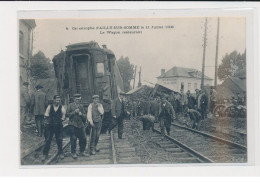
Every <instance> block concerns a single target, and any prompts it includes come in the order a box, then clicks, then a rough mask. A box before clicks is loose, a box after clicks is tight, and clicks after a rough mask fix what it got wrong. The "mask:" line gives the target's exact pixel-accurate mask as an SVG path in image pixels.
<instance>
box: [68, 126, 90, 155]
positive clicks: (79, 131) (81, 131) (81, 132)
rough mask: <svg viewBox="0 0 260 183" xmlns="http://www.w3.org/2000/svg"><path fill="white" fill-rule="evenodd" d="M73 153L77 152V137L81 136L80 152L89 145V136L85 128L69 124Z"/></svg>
mask: <svg viewBox="0 0 260 183" xmlns="http://www.w3.org/2000/svg"><path fill="white" fill-rule="evenodd" d="M68 128H69V134H70V144H71V153H76V144H77V138H79V148H80V152H84V151H85V149H86V145H87V138H86V133H85V128H77V127H75V126H73V125H69V126H68Z"/></svg>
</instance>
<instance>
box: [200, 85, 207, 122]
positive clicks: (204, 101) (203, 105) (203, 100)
mask: <svg viewBox="0 0 260 183" xmlns="http://www.w3.org/2000/svg"><path fill="white" fill-rule="evenodd" d="M207 107H208V97H207V96H206V94H205V91H204V90H202V93H201V98H200V112H201V116H202V119H205V118H207Z"/></svg>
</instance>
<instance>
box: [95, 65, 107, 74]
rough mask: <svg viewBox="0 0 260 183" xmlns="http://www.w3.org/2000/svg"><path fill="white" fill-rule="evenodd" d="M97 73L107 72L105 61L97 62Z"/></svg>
mask: <svg viewBox="0 0 260 183" xmlns="http://www.w3.org/2000/svg"><path fill="white" fill-rule="evenodd" d="M97 73H98V74H102V75H104V74H105V69H104V63H97Z"/></svg>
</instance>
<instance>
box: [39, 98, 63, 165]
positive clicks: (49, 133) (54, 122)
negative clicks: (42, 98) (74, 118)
mask: <svg viewBox="0 0 260 183" xmlns="http://www.w3.org/2000/svg"><path fill="white" fill-rule="evenodd" d="M53 99H54V104H51V105H49V106H48V107H47V109H46V112H45V114H44V117H45V118H46V119H45V121H47V123H46V124H45V146H44V149H43V159H42V160H43V161H45V160H46V159H47V157H48V154H49V150H50V146H51V141H52V138H53V135H54V134H55V138H56V143H57V146H58V155H59V157H60V158H61V159H63V158H64V155H63V150H62V131H63V125H62V122H63V121H64V120H65V116H66V110H65V109H64V107H63V106H62V105H61V99H60V96H59V95H55V96H54V97H53Z"/></svg>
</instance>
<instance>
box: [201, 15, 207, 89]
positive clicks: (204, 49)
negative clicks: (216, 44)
mask: <svg viewBox="0 0 260 183" xmlns="http://www.w3.org/2000/svg"><path fill="white" fill-rule="evenodd" d="M207 21H208V20H207V17H206V20H205V30H204V41H203V60H202V76H201V86H200V88H201V89H203V88H204V73H205V55H206V46H207Z"/></svg>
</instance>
